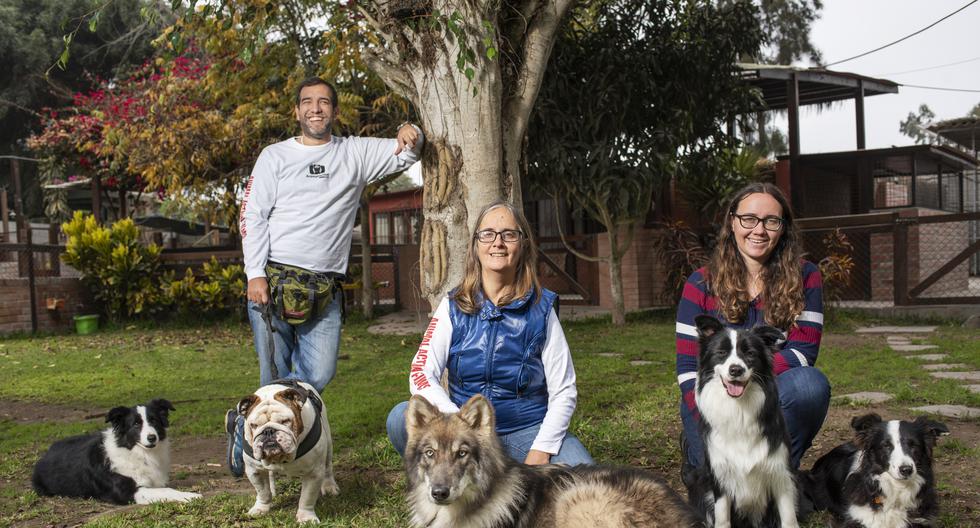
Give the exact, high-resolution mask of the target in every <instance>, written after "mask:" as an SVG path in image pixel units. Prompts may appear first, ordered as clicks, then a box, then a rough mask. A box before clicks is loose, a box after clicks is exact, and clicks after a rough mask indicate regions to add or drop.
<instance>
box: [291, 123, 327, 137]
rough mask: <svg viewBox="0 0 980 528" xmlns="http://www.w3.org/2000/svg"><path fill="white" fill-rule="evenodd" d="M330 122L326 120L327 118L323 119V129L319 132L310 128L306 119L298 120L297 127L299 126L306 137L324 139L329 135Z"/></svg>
mask: <svg viewBox="0 0 980 528" xmlns="http://www.w3.org/2000/svg"><path fill="white" fill-rule="evenodd" d="M332 124H333V123H332V122H330V121H327V120H324V121H323V129H322V130H321V131H320V132H314V131H313V129H312V128H310V125H309V123H308V122H307V121H306V120H303V121H300V122H299V127H300V129H302V130H303V135H304V136H306V137H308V138H313V139H326V138H327V137H329V136H330V126H331V125H332Z"/></svg>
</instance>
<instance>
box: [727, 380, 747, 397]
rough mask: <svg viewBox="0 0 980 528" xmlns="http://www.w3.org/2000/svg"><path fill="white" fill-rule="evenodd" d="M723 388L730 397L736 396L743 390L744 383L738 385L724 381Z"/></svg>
mask: <svg viewBox="0 0 980 528" xmlns="http://www.w3.org/2000/svg"><path fill="white" fill-rule="evenodd" d="M725 389H727V390H728V395H729V396H731V397H732V398H738V397H739V396H741V395H742V393H743V392H745V385H738V384H735V383H726V384H725Z"/></svg>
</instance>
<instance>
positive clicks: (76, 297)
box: [0, 277, 94, 335]
mask: <svg viewBox="0 0 980 528" xmlns="http://www.w3.org/2000/svg"><path fill="white" fill-rule="evenodd" d="M36 285H37V294H36V299H37V311H36V313H37V329H38V331H41V332H65V331H71V330H73V329H74V324H75V323H74V321H73V319H72V318H73V317H74V316H75V315H78V314H81V313H93V311H92V310H93V307H94V302H93V300H92V295H91V294H90V293H89V291H88V289H87V288H85V287H84V286H83V285H82V282H81V280H79V279H76V278H60V277H38V278H37V279H36ZM0 298H2V299H4V302H3V304H2V305H0V335H4V334H10V333H14V332H30V331H31V294H30V290H29V289H28V283H27V279H0ZM48 299H51V300H52V301H54V300H57V301H58V305H59V306H58V307H57V308H55V309H52V310H49V309H48V308H47V304H48Z"/></svg>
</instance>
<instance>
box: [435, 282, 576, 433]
mask: <svg viewBox="0 0 980 528" xmlns="http://www.w3.org/2000/svg"><path fill="white" fill-rule="evenodd" d="M557 297H558V295H557V294H555V293H554V292H552V291H549V290H545V289H542V291H541V299H540V300H539V301H538V302H537V303H534V302H533V300H534V296H533V293H531V294H528V295H525V296H524V297H522V298H520V299H517V300H515V301H513V302H511V303H510V304H508V305H507V306H503V307H500V308H498V307H496V306H494V304H493V303H492V302H490V301H484V302H483V307H482V308H481V309H480V312H479V313H477V314H474V315H470V314H467V313H465V312H463V311H461V310H460V309H459V307H458V306H457V305H456V303H455V302H450V303H449V317H450V320H451V321H452V324H453V338H452V343H451V344H450V345H449V364H448V369H449V396H450V398H452V400H453V403H455V404H456V405H458V406H462V405H463V404H464V403H466V400H468V399H470V397H471V396H473V395H474V394H476V393H480V394H483V396H485V397H486V398H487V399H488V400H490V402H491V403H492V404H493V408H494V411H495V412H496V415H497V434H508V433H512V432H514V431H518V430H520V429H525V428H527V427H530V426H532V425H537V424H539V423H541V421H542V420H544V415H545V413H546V412H547V411H548V384H547V382H546V381H545V375H544V363H543V362H542V361H541V351H542V349H543V348H544V343H545V340H546V339H547V337H548V335H547V328H548V316H549V315H550V314H551V307H552V306H553V305H554V303H555V299H556V298H557Z"/></svg>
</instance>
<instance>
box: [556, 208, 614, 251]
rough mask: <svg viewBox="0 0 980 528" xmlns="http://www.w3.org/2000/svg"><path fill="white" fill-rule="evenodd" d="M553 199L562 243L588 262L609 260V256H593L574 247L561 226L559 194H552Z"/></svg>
mask: <svg viewBox="0 0 980 528" xmlns="http://www.w3.org/2000/svg"><path fill="white" fill-rule="evenodd" d="M551 199H552V200H554V201H555V224H557V225H558V238H560V239H561V243H562V245H564V246H565V249H567V250H568V252H569V253H571V254H572V255H575V256H576V257H578V258H580V259H582V260H586V261H588V262H603V261H608V260H609V259H608V258H603V257H593V256H592V255H586V254H585V253H582V252H580V251H578V250H577V249H575V248H573V247H572V244H571V243H570V242H569V241H568V239H566V238H565V230H564V229H562V226H561V208H560V207H558V195H557V194H553V195H551Z"/></svg>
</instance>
